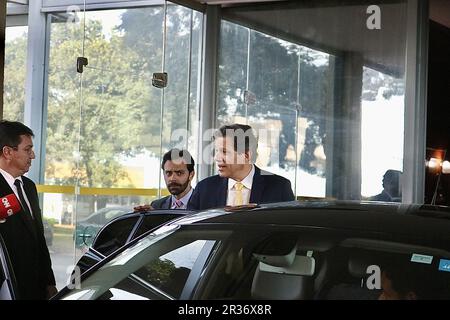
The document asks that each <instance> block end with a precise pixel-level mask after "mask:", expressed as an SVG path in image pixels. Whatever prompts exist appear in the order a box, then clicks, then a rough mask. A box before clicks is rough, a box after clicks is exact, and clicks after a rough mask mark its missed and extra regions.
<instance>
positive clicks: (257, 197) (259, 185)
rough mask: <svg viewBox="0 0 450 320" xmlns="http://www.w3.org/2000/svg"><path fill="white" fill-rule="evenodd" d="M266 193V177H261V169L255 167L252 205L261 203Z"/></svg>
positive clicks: (251, 196) (251, 197)
mask: <svg viewBox="0 0 450 320" xmlns="http://www.w3.org/2000/svg"><path fill="white" fill-rule="evenodd" d="M263 191H264V176H262V175H261V169H259V168H258V167H257V166H255V175H254V176H253V182H252V191H251V192H250V200H249V202H250V203H260V202H261V200H262V195H263Z"/></svg>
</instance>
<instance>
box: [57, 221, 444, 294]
mask: <svg viewBox="0 0 450 320" xmlns="http://www.w3.org/2000/svg"><path fill="white" fill-rule="evenodd" d="M422 241H423V239H421V237H419V236H418V237H416V236H414V235H413V236H408V237H404V236H402V237H400V238H399V237H397V236H393V235H392V234H387V233H386V234H383V233H371V232H367V231H366V232H362V231H356V230H348V229H342V230H338V229H335V228H315V227H307V226H296V227H294V226H287V225H285V226H273V225H272V226H270V225H265V226H261V225H259V226H251V225H248V224H247V225H246V224H235V225H232V224H229V225H220V226H218V225H215V226H210V227H206V226H204V225H203V226H202V227H200V226H199V225H195V224H194V225H168V226H164V227H162V228H160V229H158V230H157V232H156V233H152V234H150V235H148V236H147V237H145V238H143V239H141V240H140V241H139V242H137V243H136V244H135V245H134V246H132V247H130V248H128V249H127V250H125V251H124V252H122V253H120V254H119V255H117V256H116V257H115V258H114V259H112V260H111V261H109V262H108V263H106V264H105V265H104V266H102V267H101V268H100V269H98V270H97V271H95V272H94V273H92V274H91V275H90V276H89V277H87V278H86V279H84V280H83V281H82V282H81V284H80V285H79V286H78V289H74V290H71V291H70V292H68V293H67V294H66V295H65V296H64V297H63V299H100V300H102V299H109V300H115V299H191V298H193V299H275V300H276V299H286V300H290V299H388V298H392V297H394V298H395V297H396V298H397V299H402V298H406V297H408V296H411V297H415V298H417V299H441V298H444V299H450V272H449V271H450V252H449V251H448V249H449V248H448V245H446V244H445V243H444V242H442V241H438V240H436V241H435V244H436V245H430V244H429V243H427V244H426V245H424V243H423V242H422ZM388 277H390V278H388ZM387 279H388V280H387ZM388 281H391V282H389V283H392V285H391V287H393V288H394V287H395V288H396V291H392V290H391V291H389V290H388V285H387V284H386V283H388ZM391 287H389V288H391ZM393 294H396V296H395V295H394V296H393Z"/></svg>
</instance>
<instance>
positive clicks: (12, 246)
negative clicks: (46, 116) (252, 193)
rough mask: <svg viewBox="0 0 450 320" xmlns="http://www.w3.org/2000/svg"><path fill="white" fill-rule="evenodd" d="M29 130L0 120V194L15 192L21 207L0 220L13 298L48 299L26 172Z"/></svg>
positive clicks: (48, 276)
mask: <svg viewBox="0 0 450 320" xmlns="http://www.w3.org/2000/svg"><path fill="white" fill-rule="evenodd" d="M33 136H34V134H33V131H32V130H31V129H30V128H28V127H27V126H25V125H24V124H22V123H20V122H12V121H5V120H2V121H0V196H1V197H3V196H6V195H10V194H15V195H16V197H17V199H18V200H19V202H20V205H21V210H20V211H19V212H16V213H15V214H13V215H12V216H10V217H8V218H7V219H6V220H4V221H2V223H0V234H1V235H2V237H3V240H4V241H5V245H6V248H7V251H8V255H9V257H10V259H11V264H12V268H13V271H14V275H15V278H16V281H17V290H18V293H17V296H16V298H17V299H28V300H30V299H48V298H50V297H51V296H53V295H54V294H56V293H57V290H56V286H55V277H54V274H53V271H52V267H51V260H50V254H49V252H48V248H47V245H46V243H45V238H44V226H43V224H42V216H41V209H40V208H39V199H38V194H37V191H36V185H35V184H34V183H33V181H31V180H30V179H28V178H27V177H24V176H23V175H24V174H25V173H27V172H28V170H29V169H30V166H31V161H32V160H33V159H34V158H35V154H34V151H33V141H32V137H33Z"/></svg>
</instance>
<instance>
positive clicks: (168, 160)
mask: <svg viewBox="0 0 450 320" xmlns="http://www.w3.org/2000/svg"><path fill="white" fill-rule="evenodd" d="M194 166H195V163H194V158H192V156H191V154H190V153H189V151H187V150H180V149H171V150H169V151H168V152H166V153H165V154H164V156H163V160H162V163H161V169H162V171H163V175H164V181H165V182H166V186H167V189H168V190H169V192H170V194H171V195H170V196H166V197H163V198H161V199H157V200H155V201H153V202H152V203H151V204H150V205H148V204H147V205H143V206H138V207H135V208H134V210H135V211H148V210H154V209H186V208H187V204H188V202H189V200H190V198H191V195H192V190H193V189H192V186H191V182H192V179H193V178H194V175H195V171H194Z"/></svg>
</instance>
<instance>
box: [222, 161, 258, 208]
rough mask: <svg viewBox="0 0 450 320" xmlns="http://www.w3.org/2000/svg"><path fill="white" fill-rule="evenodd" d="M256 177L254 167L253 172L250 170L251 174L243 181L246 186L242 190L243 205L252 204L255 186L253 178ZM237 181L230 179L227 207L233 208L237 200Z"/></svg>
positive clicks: (253, 167)
mask: <svg viewBox="0 0 450 320" xmlns="http://www.w3.org/2000/svg"><path fill="white" fill-rule="evenodd" d="M254 175H255V166H254V165H252V170H250V172H249V174H248V175H247V176H246V177H245V178H244V179H243V180H242V181H241V183H242V184H243V185H244V187H243V188H242V191H241V192H242V204H249V202H250V193H251V191H252V184H253V176H254ZM236 182H238V181H236V180H234V179H231V178H228V193H227V206H233V205H234V203H235V199H236V189H235V187H234V186H235V184H236Z"/></svg>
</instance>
